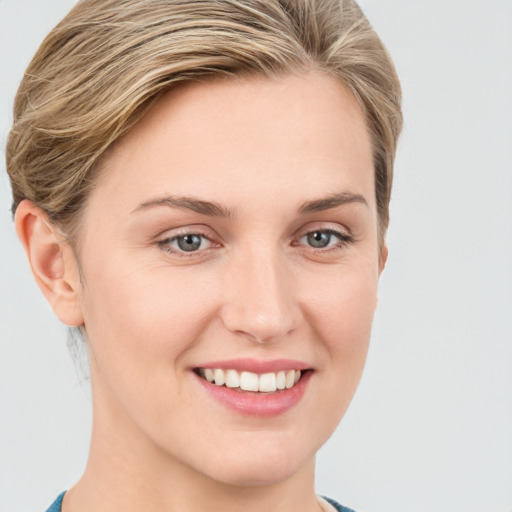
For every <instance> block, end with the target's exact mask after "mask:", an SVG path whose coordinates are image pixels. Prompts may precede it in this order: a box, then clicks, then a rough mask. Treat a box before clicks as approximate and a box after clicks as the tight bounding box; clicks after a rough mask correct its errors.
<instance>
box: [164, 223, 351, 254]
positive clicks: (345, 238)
mask: <svg viewBox="0 0 512 512" xmlns="http://www.w3.org/2000/svg"><path fill="white" fill-rule="evenodd" d="M315 233H321V234H326V235H329V236H334V237H335V238H337V239H338V241H337V242H336V243H334V244H332V245H327V246H325V247H320V248H314V247H312V246H311V245H310V246H309V248H310V249H311V250H312V252H314V253H315V254H318V253H324V254H326V253H329V252H331V251H337V250H340V249H343V248H344V247H345V246H347V245H349V244H352V243H354V242H355V239H354V237H353V236H351V235H349V234H347V233H344V232H342V231H338V230H335V229H330V228H319V229H312V230H309V231H306V232H304V233H303V234H301V235H300V236H299V237H298V238H296V241H294V242H292V246H294V247H297V246H300V245H303V244H300V243H299V242H300V240H302V239H303V238H305V237H307V236H308V235H312V234H315ZM187 236H191V237H193V236H195V237H198V238H201V240H202V241H201V244H202V243H203V241H204V240H206V241H208V242H209V243H210V244H212V246H210V247H207V248H205V249H200V248H199V249H197V250H192V251H185V250H183V249H180V248H171V246H170V244H171V243H173V242H178V240H179V239H183V238H185V237H187ZM330 242H331V240H329V244H330ZM157 245H158V247H159V248H160V249H162V250H163V251H165V252H168V253H170V254H173V255H178V256H179V257H182V258H190V257H194V256H195V257H197V255H198V254H205V253H207V252H209V251H210V250H211V249H214V248H215V247H219V246H220V244H216V243H215V242H214V241H213V240H211V238H210V237H208V236H207V235H205V234H204V233H201V232H194V231H188V232H183V233H180V234H178V235H175V236H172V237H168V238H165V239H163V240H159V241H158V242H157ZM304 245H306V244H304Z"/></svg>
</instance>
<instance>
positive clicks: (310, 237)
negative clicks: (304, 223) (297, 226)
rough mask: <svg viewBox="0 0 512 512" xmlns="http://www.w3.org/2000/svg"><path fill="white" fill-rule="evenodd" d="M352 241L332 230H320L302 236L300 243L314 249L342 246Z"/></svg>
mask: <svg viewBox="0 0 512 512" xmlns="http://www.w3.org/2000/svg"><path fill="white" fill-rule="evenodd" d="M350 241H351V237H349V236H348V235H345V234H343V233H339V232H337V231H334V230H331V229H318V230H316V231H310V232H309V233H306V234H305V235H304V236H302V237H301V238H300V240H299V243H301V244H304V245H309V246H310V247H312V248H314V249H325V248H328V247H334V246H341V245H343V244H345V243H348V242H350Z"/></svg>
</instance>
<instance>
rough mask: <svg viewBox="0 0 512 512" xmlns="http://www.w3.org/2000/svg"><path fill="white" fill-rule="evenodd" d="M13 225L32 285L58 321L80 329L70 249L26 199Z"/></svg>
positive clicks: (74, 264) (77, 274)
mask: <svg viewBox="0 0 512 512" xmlns="http://www.w3.org/2000/svg"><path fill="white" fill-rule="evenodd" d="M15 225H16V232H17V233H18V238H19V239H20V241H21V243H22V244H23V247H24V248H25V253H26V254H27V257H28V261H29V263H30V267H31V269H32V273H33V274H34V278H35V280H36V283H37V284H38V286H39V288H40V289H41V291H42V292H43V294H44V296H45V297H46V300H47V301H48V302H49V304H50V306H51V307H52V309H53V311H54V312H55V314H56V315H57V317H58V318H59V320H60V321H61V322H63V323H64V324H66V325H69V326H74V327H77V326H80V325H82V324H83V322H84V320H83V315H82V312H81V309H80V302H79V291H80V272H79V268H78V264H77V261H76V257H75V253H74V251H73V249H72V248H71V247H70V245H69V244H68V243H66V242H65V241H64V240H63V237H62V235H60V234H59V232H58V230H57V228H56V227H55V226H53V225H52V223H51V222H50V219H49V218H48V215H47V214H46V212H45V211H44V210H42V209H41V208H39V207H38V206H35V205H34V203H32V202H31V201H29V200H27V199H25V200H23V201H22V202H21V203H20V204H19V206H18V208H17V209H16V214H15Z"/></svg>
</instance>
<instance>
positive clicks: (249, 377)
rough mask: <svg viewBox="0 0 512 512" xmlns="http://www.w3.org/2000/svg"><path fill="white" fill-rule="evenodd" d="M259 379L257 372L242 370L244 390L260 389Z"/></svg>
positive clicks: (241, 378) (241, 376) (241, 377)
mask: <svg viewBox="0 0 512 512" xmlns="http://www.w3.org/2000/svg"><path fill="white" fill-rule="evenodd" d="M258 381H259V379H258V374H257V373H252V372H242V373H241V374H240V388H241V389H243V390H244V391H258V389H259V382H258Z"/></svg>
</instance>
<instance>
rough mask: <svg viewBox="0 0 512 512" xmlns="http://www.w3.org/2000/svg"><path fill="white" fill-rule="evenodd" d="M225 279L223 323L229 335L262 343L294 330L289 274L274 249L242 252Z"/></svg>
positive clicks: (293, 299) (296, 317)
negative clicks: (246, 337)
mask: <svg viewBox="0 0 512 512" xmlns="http://www.w3.org/2000/svg"><path fill="white" fill-rule="evenodd" d="M227 279H228V284H227V287H228V293H227V300H226V302H225V304H224V310H223V321H224V324H225V326H226V327H227V328H228V329H229V330H230V331H232V332H236V333H239V334H240V333H243V334H245V335H247V336H249V337H250V338H252V339H254V340H255V341H258V342H260V343H263V342H268V341H272V340H277V339H279V338H282V337H283V336H285V335H286V334H288V333H289V332H291V331H293V330H294V329H295V328H296V327H297V325H298V323H299V320H300V309H299V306H298V302H297V300H296V296H295V287H294V282H293V278H292V274H291V272H290V269H289V268H288V267H287V265H286V262H285V260H284V258H283V257H282V255H281V254H280V253H279V251H278V250H277V249H270V248H261V247H260V248H252V249H248V250H246V251H244V253H243V254H239V255H238V257H237V258H236V262H234V263H233V265H232V266H231V268H230V271H229V275H228V278H227Z"/></svg>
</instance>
